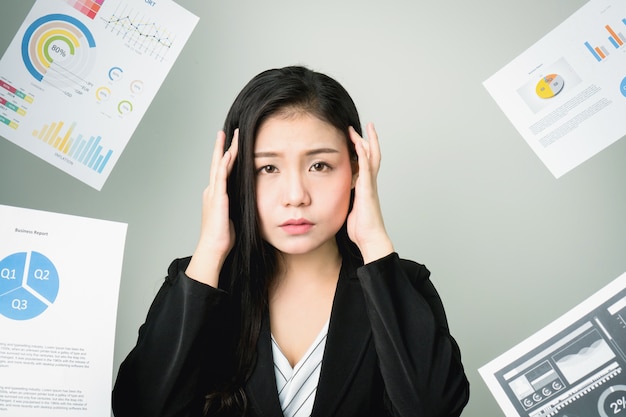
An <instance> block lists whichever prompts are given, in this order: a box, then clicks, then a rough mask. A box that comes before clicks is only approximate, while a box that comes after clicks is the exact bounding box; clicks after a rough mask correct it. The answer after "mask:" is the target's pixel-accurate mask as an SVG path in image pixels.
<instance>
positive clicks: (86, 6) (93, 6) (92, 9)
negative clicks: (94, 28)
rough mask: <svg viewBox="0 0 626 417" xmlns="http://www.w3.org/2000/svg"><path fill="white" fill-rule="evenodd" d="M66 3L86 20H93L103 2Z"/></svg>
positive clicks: (94, 0)
mask: <svg viewBox="0 0 626 417" xmlns="http://www.w3.org/2000/svg"><path fill="white" fill-rule="evenodd" d="M67 3H68V4H69V5H70V6H72V7H73V8H75V9H76V10H78V11H79V12H81V13H82V14H84V15H85V16H87V17H88V18H90V19H94V18H95V17H96V15H97V14H98V12H99V11H100V8H101V7H102V4H103V3H104V0H67Z"/></svg>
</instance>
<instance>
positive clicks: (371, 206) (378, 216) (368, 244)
mask: <svg viewBox="0 0 626 417" xmlns="http://www.w3.org/2000/svg"><path fill="white" fill-rule="evenodd" d="M366 131H367V138H368V140H365V139H364V138H362V137H361V136H360V135H359V134H358V133H357V132H356V131H355V130H354V129H353V128H352V127H350V131H349V132H350V140H352V143H354V146H355V148H356V154H357V157H358V164H359V166H358V177H357V179H356V183H355V185H354V194H355V195H354V206H353V207H352V211H351V212H350V214H349V215H348V236H349V237H350V239H351V240H352V241H353V242H354V243H356V245H357V246H358V247H359V249H360V251H361V254H362V255H363V260H364V262H365V263H368V262H372V261H375V260H377V259H380V258H383V257H385V256H387V255H389V254H390V253H392V252H393V251H394V249H393V244H392V243H391V239H390V238H389V235H388V234H387V231H386V229H385V224H384V221H383V215H382V210H381V208H380V201H379V199H378V187H377V182H376V178H377V176H378V170H379V168H380V159H381V156H380V145H379V143H378V135H377V134H376V130H375V129H374V125H373V124H372V123H368V124H367V126H366Z"/></svg>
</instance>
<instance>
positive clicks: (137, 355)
mask: <svg viewBox="0 0 626 417" xmlns="http://www.w3.org/2000/svg"><path fill="white" fill-rule="evenodd" d="M187 263H188V259H185V260H177V261H174V262H173V263H172V265H171V266H170V269H169V274H168V277H167V278H166V281H165V283H164V284H163V287H162V288H161V290H160V291H159V294H158V295H157V297H156V298H155V300H154V302H153V304H152V306H151V308H150V311H149V313H148V317H147V319H146V322H145V323H144V325H142V327H141V329H140V331H139V338H138V342H137V345H136V346H135V348H134V349H133V350H132V351H131V353H130V354H129V355H128V357H127V358H126V359H125V361H124V362H123V363H122V365H121V366H120V369H119V373H118V377H117V380H116V383H115V387H114V391H113V411H114V414H115V416H116V417H126V416H133V417H143V416H146V417H147V416H150V417H157V416H188V417H197V416H201V414H202V412H201V410H202V404H203V402H204V396H203V394H205V393H206V392H207V391H206V390H210V387H211V386H212V385H211V384H215V383H217V382H218V380H220V379H223V378H226V377H227V376H226V375H227V374H228V369H230V368H229V367H227V366H226V367H225V366H224V362H227V361H226V360H225V358H226V357H228V349H229V348H228V347H225V346H224V345H225V344H224V342H223V340H224V339H223V337H222V336H223V335H224V334H227V329H226V328H225V327H224V326H227V325H226V324H225V323H227V322H228V320H225V319H224V318H225V317H227V316H228V313H227V311H228V308H227V307H225V306H228V302H227V299H228V296H227V294H225V293H224V292H223V291H220V290H216V289H214V288H211V287H209V286H206V285H204V284H201V283H199V282H196V281H194V280H192V279H190V278H188V277H186V276H184V273H183V272H182V271H184V270H185V268H186V264H187ZM429 275H430V273H429V272H428V270H427V269H426V268H425V267H424V266H423V265H420V264H417V263H415V262H412V261H406V260H402V259H399V258H398V256H397V254H392V255H389V256H387V257H385V258H383V259H381V260H378V261H376V262H373V263H371V264H368V265H366V266H360V265H359V263H358V261H356V260H355V259H344V263H343V265H342V269H341V274H340V279H339V281H338V284H337V290H336V293H335V299H334V301H333V308H332V313H331V318H330V324H329V330H328V338H327V342H326V349H325V351H324V358H323V361H322V369H321V375H320V380H319V384H318V389H317V393H316V397H315V403H314V406H313V411H312V416H313V417H330V416H345V417H348V416H363V417H365V416H376V417H380V416H385V415H388V416H400V417H409V416H415V417H418V416H419V417H455V416H459V415H460V413H461V411H462V409H463V408H464V406H465V404H466V403H467V401H468V398H469V383H468V381H467V378H466V376H465V373H464V371H463V366H462V364H461V357H460V352H459V348H458V346H457V344H456V342H455V341H454V339H453V338H452V336H451V335H450V333H449V330H448V325H447V321H446V317H445V312H444V309H443V306H442V304H441V300H440V298H439V296H438V294H437V292H436V290H435V288H434V287H433V285H432V283H431V281H430V280H429ZM214 317H220V318H219V319H217V320H216V319H215V318H214ZM270 337H271V333H270V328H269V319H268V318H267V317H266V319H265V320H264V322H263V325H262V329H261V333H260V336H259V341H258V347H257V360H256V366H255V368H254V370H253V373H252V375H251V377H250V379H249V380H248V381H247V384H246V386H245V391H246V395H247V398H248V400H249V409H250V410H249V411H250V412H249V415H250V416H254V417H256V416H258V417H261V416H263V417H280V416H282V412H281V408H280V404H279V401H278V394H277V388H276V381H275V375H274V367H273V359H272V351H271V341H270Z"/></svg>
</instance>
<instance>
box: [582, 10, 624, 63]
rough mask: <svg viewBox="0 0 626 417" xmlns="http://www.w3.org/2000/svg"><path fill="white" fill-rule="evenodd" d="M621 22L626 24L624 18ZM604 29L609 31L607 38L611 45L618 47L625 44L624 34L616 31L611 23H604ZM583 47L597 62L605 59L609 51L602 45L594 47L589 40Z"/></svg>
mask: <svg viewBox="0 0 626 417" xmlns="http://www.w3.org/2000/svg"><path fill="white" fill-rule="evenodd" d="M622 23H623V24H624V25H626V18H624V19H622ZM604 29H606V31H607V32H609V35H610V36H609V37H608V38H607V39H608V41H609V42H610V43H611V45H613V48H615V49H620V48H621V47H623V46H624V45H626V36H624V34H623V33H622V32H616V31H615V30H614V29H613V27H611V25H605V26H604ZM585 47H586V48H587V50H588V51H589V52H590V53H591V55H593V57H594V58H595V59H596V61H598V62H601V61H603V60H605V59H606V58H607V57H608V56H609V51H608V50H607V49H606V48H605V47H604V46H602V45H600V46H595V47H594V46H592V45H591V44H590V43H589V42H585Z"/></svg>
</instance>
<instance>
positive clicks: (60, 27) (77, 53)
mask: <svg viewBox="0 0 626 417" xmlns="http://www.w3.org/2000/svg"><path fill="white" fill-rule="evenodd" d="M95 46H96V42H95V40H94V37H93V35H92V34H91V32H90V31H89V29H88V28H87V26H85V25H84V24H83V23H82V22H81V21H80V20H78V19H76V18H74V17H72V16H68V15H64V14H49V15H46V16H42V17H40V18H38V19H36V20H35V21H34V22H33V23H31V24H30V25H29V26H28V28H27V29H26V32H25V33H24V37H23V38H22V46H21V51H22V60H23V61H24V65H25V66H26V69H27V70H28V72H29V73H30V75H32V76H33V77H34V78H35V79H36V80H38V81H43V80H44V79H46V81H52V82H54V83H55V84H59V83H60V84H68V85H71V84H75V83H78V80H79V79H81V78H84V77H85V76H86V75H87V74H88V72H89V70H90V69H91V67H92V65H93V62H94V58H95V54H94V51H95V49H94V48H95ZM50 78H51V79H50Z"/></svg>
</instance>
